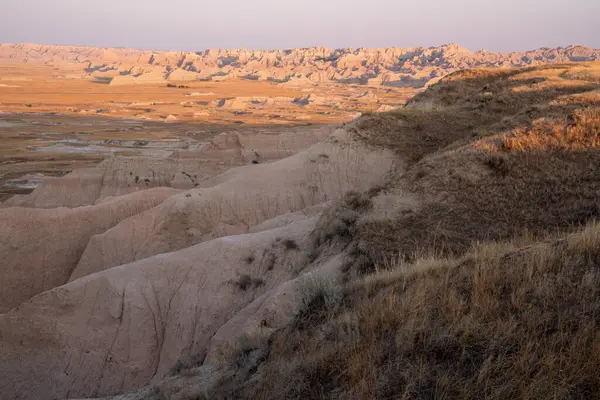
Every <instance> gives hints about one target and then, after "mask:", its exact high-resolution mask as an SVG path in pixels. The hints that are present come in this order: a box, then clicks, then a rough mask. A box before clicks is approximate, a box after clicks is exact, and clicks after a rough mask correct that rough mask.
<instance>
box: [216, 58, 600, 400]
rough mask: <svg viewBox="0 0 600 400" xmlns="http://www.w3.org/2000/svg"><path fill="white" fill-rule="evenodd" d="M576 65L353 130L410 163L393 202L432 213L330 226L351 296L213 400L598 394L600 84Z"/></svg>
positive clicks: (506, 74)
mask: <svg viewBox="0 0 600 400" xmlns="http://www.w3.org/2000/svg"><path fill="white" fill-rule="evenodd" d="M578 68H581V67H579V66H578V67H577V68H575V67H574V66H573V65H558V66H552V67H551V68H548V67H546V68H543V67H542V68H528V69H524V70H510V71H498V70H495V71H489V70H472V71H465V72H460V73H457V74H453V75H451V76H450V77H448V78H446V79H444V80H442V81H441V82H440V83H438V84H436V85H434V86H433V87H432V88H430V89H429V90H427V91H426V92H424V93H423V94H421V95H419V96H417V97H416V98H415V99H414V100H412V101H411V102H409V108H406V109H403V110H400V111H397V112H392V113H386V114H382V115H368V116H365V117H363V118H361V119H359V120H358V121H356V122H354V123H353V124H351V125H350V128H351V129H353V130H354V131H355V132H356V133H357V134H358V135H359V136H361V137H362V138H363V139H364V140H366V141H368V142H370V143H374V144H378V145H384V146H387V147H390V148H392V149H394V150H395V151H396V152H397V153H398V154H399V155H400V156H402V157H403V159H404V160H406V161H407V164H406V165H405V166H403V168H404V169H403V170H401V171H398V172H399V173H397V174H396V175H395V176H394V177H393V178H392V179H391V180H390V182H389V184H388V186H387V187H386V188H385V192H386V195H387V196H394V195H395V194H396V193H398V196H399V197H400V196H401V194H402V193H405V192H406V191H410V192H411V193H412V194H415V195H416V196H419V197H420V199H421V204H420V205H419V207H416V208H414V209H410V210H407V209H406V208H402V207H400V208H398V211H399V212H398V213H397V214H396V216H395V217H394V218H390V217H389V215H393V214H392V213H391V212H387V213H385V217H382V218H377V215H379V214H377V212H376V210H375V208H376V207H373V206H372V204H376V201H372V200H369V201H365V202H364V205H363V206H361V204H363V202H362V201H359V202H358V203H355V202H354V201H352V199H360V197H359V195H358V194H352V196H349V197H347V198H346V199H345V200H344V201H343V202H341V204H340V205H339V206H338V207H336V208H333V209H332V210H331V212H329V213H325V215H324V216H323V218H322V220H321V221H320V224H319V225H318V229H317V230H316V232H315V243H316V245H317V247H319V246H320V247H323V246H324V245H326V244H327V243H335V241H336V239H339V238H342V239H343V240H341V242H343V244H344V246H346V245H348V244H349V245H348V247H346V249H347V250H348V252H349V253H350V254H351V255H352V257H351V258H350V260H349V261H348V262H347V263H346V266H345V267H346V271H345V272H347V274H346V277H347V280H346V282H345V286H344V288H343V292H342V293H343V296H342V297H341V298H340V299H339V300H336V302H335V304H336V307H330V306H328V305H327V304H328V303H327V301H326V296H325V295H324V294H321V295H317V296H314V297H311V299H312V300H311V301H310V302H307V304H306V307H305V308H304V309H303V311H302V312H301V313H300V314H299V317H298V318H297V320H296V321H295V323H293V324H290V325H289V326H288V327H286V328H284V329H281V330H279V331H278V332H276V333H275V334H274V335H273V337H272V338H271V340H270V342H269V349H268V356H266V358H265V360H264V362H262V364H260V365H258V366H256V368H255V370H253V371H252V372H248V371H242V372H239V371H238V372H237V373H233V374H230V375H227V376H225V377H224V378H223V380H222V381H221V382H220V384H219V385H217V386H216V387H214V388H213V392H212V393H210V394H211V396H212V398H261V399H300V398H302V399H304V398H330V399H375V398H376V399H392V398H398V399H430V398H448V399H455V398H460V399H468V398H475V399H488V398H489V399H504V398H525V399H546V398H553V399H572V398H597V397H600V396H599V395H598V393H600V376H599V375H598V373H597V371H598V370H599V369H600V330H599V327H600V296H599V294H600V293H599V289H598V288H600V223H597V222H594V220H595V219H598V218H600V204H599V203H598V199H599V194H600V179H599V175H598V171H599V170H600V147H599V144H600V141H599V135H600V109H599V108H598V103H597V101H596V100H597V98H598V96H597V94H598V91H599V89H600V85H599V84H598V82H596V81H595V80H593V79H592V80H588V79H587V78H586V77H587V76H588V75H585V74H583V75H582V74H580V73H579V72H578V71H579V70H577V71H575V69H578ZM586 68H588V67H586ZM589 68H590V69H591V70H593V69H594V68H597V67H596V66H594V65H593V64H590V66H589ZM586 71H587V70H586ZM574 73H577V75H576V76H575V75H573V74H574ZM565 128H566V132H565ZM376 195H377V193H374V196H376ZM399 203H401V202H399ZM386 204H390V203H389V202H388V203H386ZM391 207H393V206H391ZM386 211H392V210H386ZM586 224H587V226H586V227H585V228H583V229H581V226H582V225H586ZM573 232H575V233H573ZM338 242H340V240H338ZM481 243H483V244H481ZM313 292H315V291H313ZM316 293H326V291H323V290H322V291H320V292H319V291H316ZM313 300H314V301H313Z"/></svg>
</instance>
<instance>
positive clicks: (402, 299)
mask: <svg viewBox="0 0 600 400" xmlns="http://www.w3.org/2000/svg"><path fill="white" fill-rule="evenodd" d="M599 260H600V225H599V224H597V223H591V224H589V225H588V226H587V227H586V228H585V229H583V230H582V231H580V232H577V233H575V234H572V235H568V236H565V237H562V238H559V239H555V238H549V239H548V240H545V241H540V242H537V243H534V244H531V245H529V246H526V247H521V248H518V247H515V245H514V244H512V243H508V242H506V243H489V244H485V245H480V246H477V247H475V248H474V249H473V250H472V251H470V252H469V253H468V254H466V255H464V256H463V257H460V258H457V259H436V258H429V259H420V260H417V261H416V262H414V263H402V262H398V263H395V265H394V268H393V269H392V270H391V271H386V272H382V273H379V274H376V275H373V276H370V277H368V278H366V279H363V280H360V281H357V282H354V283H353V284H350V285H348V286H347V288H346V294H345V298H344V306H343V308H342V310H341V311H340V312H338V313H337V314H336V315H335V317H333V318H330V319H327V320H319V321H318V322H316V323H314V324H312V325H311V326H310V327H308V328H307V327H306V326H304V328H303V329H298V327H295V326H291V327H289V328H286V329H284V330H282V331H280V332H278V333H277V334H276V336H275V338H274V339H273V340H272V343H271V348H270V356H269V358H268V359H267V361H266V364H265V365H264V366H263V370H262V371H261V374H262V375H261V379H260V380H259V381H258V382H254V383H253V384H251V385H246V386H244V387H243V389H242V392H241V393H243V395H242V397H243V396H245V395H257V396H259V397H260V398H263V399H282V398H332V399H333V398H339V399H347V398H360V399H369V398H405V399H423V398H557V399H569V398H590V397H594V395H595V394H597V393H598V390H600V378H599V377H598V374H597V370H598V368H600V346H599V343H600V342H599V336H598V325H599V324H600V301H599V297H598V287H599V284H600V274H599V273H600V270H599V267H600V261H599Z"/></svg>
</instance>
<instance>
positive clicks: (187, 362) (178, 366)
mask: <svg viewBox="0 0 600 400" xmlns="http://www.w3.org/2000/svg"><path fill="white" fill-rule="evenodd" d="M205 358H206V352H202V353H198V354H193V355H191V356H188V357H186V358H183V359H180V360H177V362H176V363H175V365H173V366H172V367H171V369H170V370H169V375H170V376H174V375H180V374H182V373H183V372H185V371H188V370H190V369H194V368H198V367H200V366H202V364H203V363H204V359H205Z"/></svg>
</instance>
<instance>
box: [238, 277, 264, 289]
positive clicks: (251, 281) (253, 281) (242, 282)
mask: <svg viewBox="0 0 600 400" xmlns="http://www.w3.org/2000/svg"><path fill="white" fill-rule="evenodd" d="M234 283H235V285H236V286H237V287H238V288H239V289H240V290H244V291H245V290H248V289H250V288H251V287H255V288H257V287H259V286H262V285H264V284H265V281H264V280H263V279H262V278H252V277H251V276H250V275H246V274H242V275H240V276H239V277H238V279H237V281H235V282H234Z"/></svg>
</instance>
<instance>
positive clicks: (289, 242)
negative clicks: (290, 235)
mask: <svg viewBox="0 0 600 400" xmlns="http://www.w3.org/2000/svg"><path fill="white" fill-rule="evenodd" d="M281 244H282V245H283V247H284V248H285V249H286V250H298V249H299V246H298V243H296V241H295V240H294V239H284V240H283V241H282V242H281Z"/></svg>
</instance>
